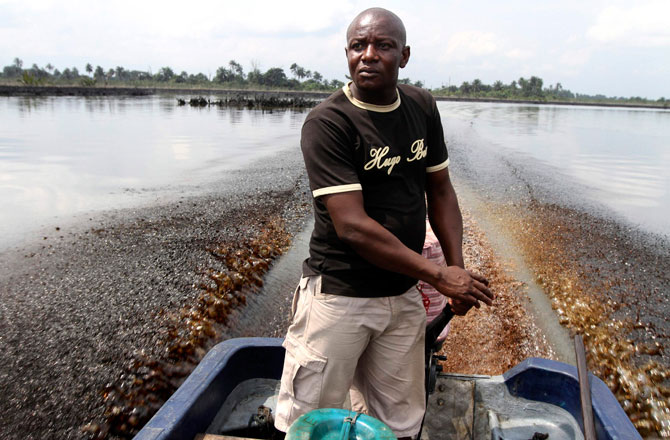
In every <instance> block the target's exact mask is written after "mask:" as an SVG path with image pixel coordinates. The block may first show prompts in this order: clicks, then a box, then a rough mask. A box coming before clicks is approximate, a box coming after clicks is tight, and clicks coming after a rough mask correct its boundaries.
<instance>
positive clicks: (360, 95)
mask: <svg viewBox="0 0 670 440" xmlns="http://www.w3.org/2000/svg"><path fill="white" fill-rule="evenodd" d="M349 90H351V95H352V96H353V97H354V98H356V99H358V100H359V101H362V102H364V103H366V104H374V105H391V104H393V103H394V102H396V100H397V99H398V92H397V89H396V88H395V87H394V88H393V89H391V90H385V91H374V92H371V91H365V90H363V89H359V88H358V87H356V84H355V83H354V82H353V81H352V82H351V84H349Z"/></svg>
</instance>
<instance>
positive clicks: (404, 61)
mask: <svg viewBox="0 0 670 440" xmlns="http://www.w3.org/2000/svg"><path fill="white" fill-rule="evenodd" d="M409 52H410V51H409V46H405V47H403V48H402V58H401V59H400V68H401V69H402V68H403V67H405V66H406V65H407V62H408V61H409Z"/></svg>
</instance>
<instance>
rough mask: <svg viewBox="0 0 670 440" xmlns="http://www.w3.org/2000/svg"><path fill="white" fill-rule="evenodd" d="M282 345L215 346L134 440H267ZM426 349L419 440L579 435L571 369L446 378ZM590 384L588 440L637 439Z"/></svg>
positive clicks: (260, 341)
mask: <svg viewBox="0 0 670 440" xmlns="http://www.w3.org/2000/svg"><path fill="white" fill-rule="evenodd" d="M428 333H430V332H428ZM438 333H439V332H438ZM282 341H283V340H282V339H281V338H237V339H230V340H227V341H224V342H221V343H219V344H218V345H216V346H214V347H213V348H212V349H211V350H210V351H209V353H208V354H207V355H206V356H205V357H204V358H203V360H202V361H201V362H200V364H199V365H198V366H197V367H196V369H195V370H194V371H193V372H192V373H191V374H190V376H189V377H188V378H187V379H186V381H185V382H184V383H183V384H182V385H181V387H179V389H178V390H177V391H176V392H175V393H174V394H173V395H172V397H170V399H169V400H168V401H167V402H166V403H165V404H164V405H163V406H162V407H161V409H160V410H159V411H158V412H157V413H156V414H155V415H154V417H153V418H152V419H151V420H150V421H149V422H148V423H147V424H146V425H145V426H144V428H143V429H142V430H141V431H140V432H139V433H138V434H137V436H135V440H172V439H182V440H183V439H187V440H190V439H196V438H198V439H217V438H229V437H243V438H275V437H274V436H275V434H276V431H275V433H273V430H274V428H273V426H272V412H273V410H274V407H275V405H276V396H277V394H278V388H279V380H280V378H281V372H282V367H283V361H284V348H283V347H282ZM427 351H428V352H429V355H430V360H429V361H428V362H427V371H428V372H429V374H428V375H427V381H426V387H427V389H428V390H429V391H430V390H432V392H431V393H430V394H428V399H427V410H426V417H425V421H424V425H423V428H422V431H421V437H420V438H421V439H423V440H436V439H487V440H488V439H493V440H508V439H523V440H527V439H548V440H557V439H578V440H579V439H584V438H585V436H584V434H583V426H582V425H583V422H582V420H583V417H582V411H581V404H580V382H579V378H578V371H577V368H576V367H574V366H572V365H568V364H565V363H562V362H558V361H554V360H549V359H540V358H529V359H526V360H525V361H523V362H521V363H520V364H519V365H517V366H515V367H513V368H512V369H510V370H508V371H507V372H505V373H504V374H502V375H500V376H484V375H459V374H449V373H442V372H440V371H439V367H438V366H437V365H436V363H435V362H434V361H435V359H436V356H435V355H434V353H433V351H434V350H433V349H432V348H430V349H427ZM589 377H590V381H589V382H590V392H591V399H592V409H593V411H592V414H593V421H594V426H595V434H596V437H595V438H597V439H598V440H614V439H626V440H634V439H641V436H640V435H639V433H638V432H637V431H636V430H635V427H634V426H633V424H632V423H631V422H630V420H629V419H628V417H627V416H626V414H625V412H624V411H623V409H622V408H621V406H620V405H619V403H618V402H617V400H616V398H615V397H614V395H613V394H612V393H611V392H610V390H609V389H608V388H607V386H606V385H605V383H604V382H602V381H601V380H600V379H598V378H597V377H595V376H593V375H592V374H590V373H589ZM587 420H588V419H587ZM217 436H222V437H217Z"/></svg>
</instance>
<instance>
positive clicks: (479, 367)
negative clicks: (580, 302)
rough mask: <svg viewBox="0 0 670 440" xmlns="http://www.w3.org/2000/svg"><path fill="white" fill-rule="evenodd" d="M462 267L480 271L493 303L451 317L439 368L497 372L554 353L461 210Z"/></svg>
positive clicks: (519, 289)
mask: <svg viewBox="0 0 670 440" xmlns="http://www.w3.org/2000/svg"><path fill="white" fill-rule="evenodd" d="M463 224H464V234H463V235H464V237H463V239H464V243H463V254H464V255H463V256H464V258H465V267H467V268H470V269H472V270H474V271H477V272H480V273H481V274H482V275H484V276H485V277H486V278H487V279H488V280H489V286H490V288H491V290H492V291H493V292H495V294H496V300H495V303H494V306H492V307H486V306H482V307H481V308H480V309H474V308H473V309H471V310H470V311H469V312H468V314H467V315H466V316H465V317H455V318H454V319H452V321H451V330H450V332H449V335H448V336H447V340H446V341H445V343H444V346H443V350H442V352H443V354H445V355H446V357H447V360H446V361H444V362H443V363H442V365H443V368H444V371H448V372H452V373H462V374H490V375H497V374H502V373H503V372H505V371H506V370H508V369H510V368H512V367H513V366H515V365H516V364H518V363H519V362H521V361H523V360H524V359H526V358H528V357H544V358H554V357H555V356H554V353H553V351H552V349H551V347H550V346H549V344H548V343H547V341H546V339H545V337H544V335H543V334H542V332H541V331H540V329H539V328H538V327H537V326H536V325H535V324H534V323H533V322H532V320H531V319H530V318H529V317H528V315H527V313H526V311H525V309H524V306H523V295H524V289H525V286H524V284H523V283H521V282H519V281H517V280H516V279H514V278H513V277H512V276H511V275H510V274H509V269H510V268H509V267H506V266H505V264H507V263H506V262H505V260H504V259H501V258H500V256H498V255H495V253H494V252H493V250H492V249H491V245H490V244H489V243H488V241H487V239H486V237H485V236H484V233H483V232H482V231H481V229H480V228H479V226H478V225H477V222H476V221H475V220H474V219H473V218H472V216H471V214H470V213H469V212H468V211H466V210H463Z"/></svg>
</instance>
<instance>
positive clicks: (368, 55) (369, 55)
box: [363, 44, 377, 60]
mask: <svg viewBox="0 0 670 440" xmlns="http://www.w3.org/2000/svg"><path fill="white" fill-rule="evenodd" d="M363 59H364V60H375V59H377V50H376V49H375V45H374V44H368V45H367V46H365V51H363Z"/></svg>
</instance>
